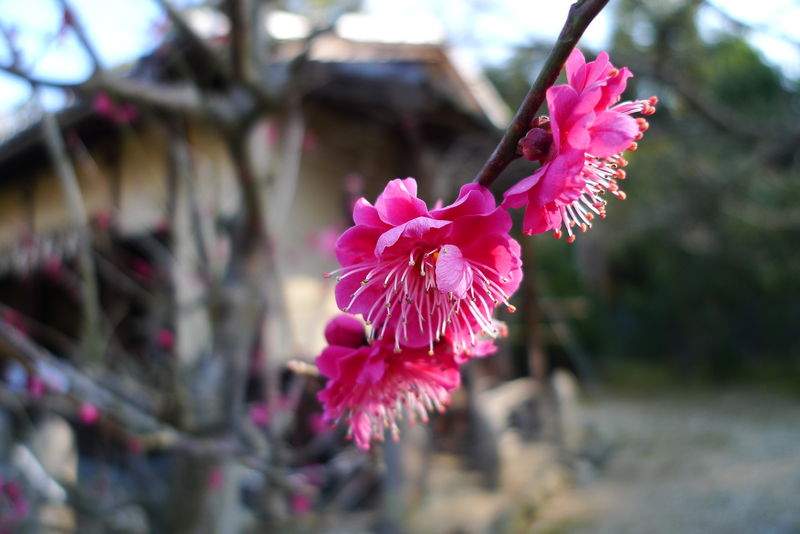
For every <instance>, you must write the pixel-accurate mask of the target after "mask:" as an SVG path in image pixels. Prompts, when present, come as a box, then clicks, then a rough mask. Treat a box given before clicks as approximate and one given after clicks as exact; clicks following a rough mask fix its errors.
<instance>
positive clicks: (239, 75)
mask: <svg viewBox="0 0 800 534" xmlns="http://www.w3.org/2000/svg"><path fill="white" fill-rule="evenodd" d="M225 7H226V12H227V15H228V19H229V20H230V23H231V31H230V43H231V44H230V47H231V49H230V53H231V64H232V65H233V76H234V77H235V78H236V79H237V80H238V81H239V82H243V83H248V82H252V81H254V80H255V79H256V73H257V65H256V57H255V56H256V54H255V44H254V43H255V32H254V26H255V25H256V24H258V21H257V20H254V19H256V18H257V17H256V13H257V11H258V10H257V9H256V6H255V4H254V2H253V0H227V1H226V2H225Z"/></svg>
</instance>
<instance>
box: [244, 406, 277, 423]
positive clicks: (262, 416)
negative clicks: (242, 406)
mask: <svg viewBox="0 0 800 534" xmlns="http://www.w3.org/2000/svg"><path fill="white" fill-rule="evenodd" d="M248 415H249V416H250V420H251V421H252V422H253V424H254V425H256V426H257V427H259V428H266V427H267V425H268V424H269V420H270V418H271V417H270V413H269V408H268V407H267V405H266V404H265V403H263V402H255V403H253V404H251V405H250V408H249V409H248Z"/></svg>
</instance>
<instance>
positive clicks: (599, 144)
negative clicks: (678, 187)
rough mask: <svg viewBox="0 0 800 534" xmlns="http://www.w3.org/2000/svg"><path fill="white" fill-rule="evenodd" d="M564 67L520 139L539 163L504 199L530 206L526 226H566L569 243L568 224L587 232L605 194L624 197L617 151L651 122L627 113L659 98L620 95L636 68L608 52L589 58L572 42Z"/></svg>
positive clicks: (528, 230)
mask: <svg viewBox="0 0 800 534" xmlns="http://www.w3.org/2000/svg"><path fill="white" fill-rule="evenodd" d="M566 71H567V83H566V84H564V85H555V86H553V87H551V88H549V89H548V90H547V95H546V96H547V106H548V109H549V111H550V117H549V121H548V120H547V119H542V118H539V119H537V120H536V121H535V122H534V123H533V124H532V128H531V130H530V131H529V132H528V133H527V135H526V136H525V138H524V139H523V140H522V141H521V142H520V145H519V150H520V152H521V153H522V155H523V156H525V157H526V158H527V159H530V160H532V161H540V162H541V163H542V166H541V168H539V169H538V170H537V171H536V172H535V173H534V174H533V175H531V176H529V177H527V178H524V179H523V180H520V181H519V182H518V183H517V184H515V185H514V186H512V187H511V188H510V189H509V190H508V191H506V193H505V195H504V202H503V205H504V206H505V207H509V208H519V207H522V206H527V208H526V210H525V219H524V221H523V233H525V234H528V235H530V234H536V233H541V232H546V231H548V230H553V231H554V235H555V237H556V238H560V237H561V236H562V234H563V232H562V228H563V229H565V230H566V232H567V234H568V236H569V237H568V241H569V242H570V243H571V242H572V241H574V240H575V235H574V233H573V228H575V227H577V228H579V229H580V230H581V231H584V232H585V231H586V230H587V229H588V228H590V227H591V225H592V222H591V221H592V220H593V219H594V217H595V216H600V217H601V218H603V217H605V215H606V211H605V205H606V202H605V200H603V199H602V195H603V194H605V193H606V192H608V193H611V194H612V195H614V196H616V197H617V198H621V199H624V198H625V193H624V192H623V191H621V190H620V189H619V184H618V181H619V180H623V179H624V178H625V171H624V170H623V167H625V166H626V165H627V161H626V160H625V159H624V158H623V157H622V153H623V152H624V151H626V150H635V149H636V147H637V144H636V141H637V140H639V139H641V137H642V134H643V133H644V131H646V130H647V128H648V124H647V121H646V120H645V119H643V118H635V119H634V118H633V117H632V116H631V115H632V114H634V113H641V114H644V115H650V114H652V113H654V112H655V105H656V103H657V102H658V99H656V97H651V98H650V99H648V100H634V101H630V102H621V103H620V102H619V100H620V95H621V94H622V93H623V91H624V90H625V87H626V85H627V80H628V78H630V77H632V76H633V74H632V73H631V72H630V71H629V70H628V69H627V67H622V68H621V69H617V68H615V67H614V66H613V65H612V64H611V62H610V61H609V58H608V54H606V53H605V52H601V53H600V54H599V55H598V56H597V59H595V60H594V61H590V62H588V63H587V62H586V60H585V59H584V57H583V54H581V52H580V51H579V50H577V49H575V50H573V51H572V54H571V55H570V56H569V59H568V60H567V64H566Z"/></svg>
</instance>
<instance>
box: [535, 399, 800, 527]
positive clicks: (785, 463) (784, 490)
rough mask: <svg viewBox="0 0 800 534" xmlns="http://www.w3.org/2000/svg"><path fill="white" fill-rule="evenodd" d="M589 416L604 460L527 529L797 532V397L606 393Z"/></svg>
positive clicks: (799, 418) (799, 419)
mask: <svg viewBox="0 0 800 534" xmlns="http://www.w3.org/2000/svg"><path fill="white" fill-rule="evenodd" d="M585 417H586V421H588V422H590V425H591V426H592V427H593V428H595V429H596V430H595V432H596V434H597V435H599V436H600V439H599V440H596V441H597V442H598V443H602V444H604V445H602V446H599V447H595V448H600V449H602V448H604V447H607V451H605V454H604V456H605V458H606V460H605V462H604V463H602V464H601V466H600V467H599V469H591V468H588V467H587V468H586V469H579V471H578V472H579V473H580V475H579V482H578V486H577V487H576V488H575V489H574V490H573V491H570V492H568V493H566V494H564V495H561V496H559V497H557V498H555V499H554V500H553V501H551V502H550V503H549V504H548V505H547V506H545V507H544V509H543V510H541V511H540V513H539V515H538V519H537V521H536V522H535V524H534V526H533V528H532V529H531V530H530V531H529V532H530V533H535V534H627V533H631V534H661V533H664V534H667V533H669V534H675V533H680V534H694V533H697V534H701V533H702V534H716V533H720V534H723V533H724V534H737V533H742V534H744V533H747V534H790V533H792V534H795V533H800V399H798V398H796V397H794V398H792V397H785V396H779V395H776V394H766V393H759V392H753V391H749V390H747V391H745V390H737V391H725V392H721V393H703V394H700V393H692V394H689V395H686V396H681V395H677V394H674V393H671V394H652V395H648V396H638V397H620V396H603V397H600V398H598V399H596V400H594V401H591V402H589V403H587V405H586V407H585ZM590 449H591V447H590Z"/></svg>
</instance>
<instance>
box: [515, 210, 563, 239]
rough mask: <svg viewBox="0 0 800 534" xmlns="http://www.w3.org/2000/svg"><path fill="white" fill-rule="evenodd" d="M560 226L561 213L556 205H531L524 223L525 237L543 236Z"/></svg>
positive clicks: (523, 231)
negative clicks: (544, 233) (542, 234)
mask: <svg viewBox="0 0 800 534" xmlns="http://www.w3.org/2000/svg"><path fill="white" fill-rule="evenodd" d="M560 226H561V212H560V210H558V209H557V207H556V205H555V204H554V203H550V204H549V205H547V206H537V207H534V206H530V205H529V206H528V208H527V209H526V210H525V218H524V219H523V221H522V233H523V234H525V235H533V234H541V233H542V232H547V231H548V230H555V229H556V228H558V227H560Z"/></svg>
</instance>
